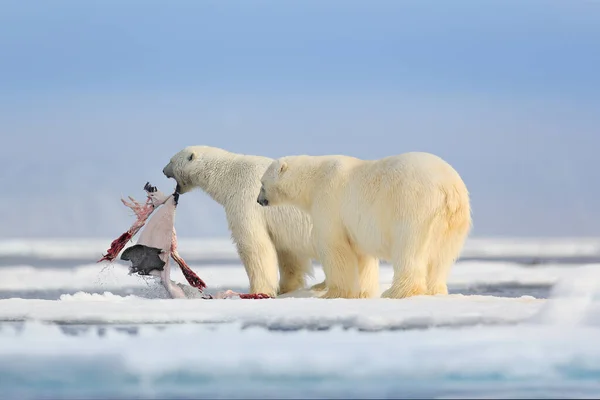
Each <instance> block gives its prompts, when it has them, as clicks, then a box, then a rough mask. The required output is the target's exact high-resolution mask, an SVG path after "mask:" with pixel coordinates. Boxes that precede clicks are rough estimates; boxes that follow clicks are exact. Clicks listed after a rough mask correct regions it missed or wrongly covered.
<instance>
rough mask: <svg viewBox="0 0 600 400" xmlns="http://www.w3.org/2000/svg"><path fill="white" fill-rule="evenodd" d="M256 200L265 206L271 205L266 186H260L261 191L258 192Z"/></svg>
mask: <svg viewBox="0 0 600 400" xmlns="http://www.w3.org/2000/svg"><path fill="white" fill-rule="evenodd" d="M256 202H257V203H258V204H260V205H261V206H263V207H266V206H268V205H269V200H267V195H266V194H265V187H264V186H261V187H260V192H259V193H258V198H257V199H256Z"/></svg>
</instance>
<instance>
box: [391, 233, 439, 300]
mask: <svg viewBox="0 0 600 400" xmlns="http://www.w3.org/2000/svg"><path fill="white" fill-rule="evenodd" d="M424 228H425V229H424ZM429 228H430V227H429V226H425V227H423V226H417V227H416V228H415V229H411V227H410V225H405V226H399V227H397V228H396V234H395V235H394V239H395V241H394V244H393V248H392V259H391V261H392V265H393V266H394V278H393V280H392V286H391V287H390V288H389V289H387V290H386V291H384V292H383V293H382V294H381V297H385V298H391V299H403V298H406V297H412V296H421V295H425V294H427V292H428V290H427V267H428V260H429V257H428V250H429V243H430V241H431V229H429Z"/></svg>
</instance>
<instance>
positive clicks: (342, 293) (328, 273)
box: [319, 242, 360, 299]
mask: <svg viewBox="0 0 600 400" xmlns="http://www.w3.org/2000/svg"><path fill="white" fill-rule="evenodd" d="M323 244H326V243H323ZM319 253H320V255H321V257H320V258H321V260H322V265H323V271H324V272H325V283H326V285H327V291H326V292H325V293H324V294H323V295H322V296H321V298H323V299H338V298H343V299H356V298H359V295H360V285H359V278H358V263H357V261H358V258H357V255H356V253H355V252H354V249H352V247H350V245H349V244H348V243H347V242H345V243H344V242H342V243H340V242H337V243H335V242H334V245H332V246H331V245H330V246H328V247H327V248H323V249H322V250H321V251H320V252H319Z"/></svg>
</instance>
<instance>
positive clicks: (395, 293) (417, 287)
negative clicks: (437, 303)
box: [381, 284, 428, 299]
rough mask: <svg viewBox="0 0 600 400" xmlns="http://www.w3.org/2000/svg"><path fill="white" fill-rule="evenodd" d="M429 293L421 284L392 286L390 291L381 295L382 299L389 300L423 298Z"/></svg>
mask: <svg viewBox="0 0 600 400" xmlns="http://www.w3.org/2000/svg"><path fill="white" fill-rule="evenodd" d="M427 293H428V291H427V286H426V285H421V284H412V285H395V284H394V285H392V287H390V288H389V289H388V290H386V291H384V292H383V293H382V294H381V297H382V298H387V299H405V298H407V297H413V296H423V295H426V294H427Z"/></svg>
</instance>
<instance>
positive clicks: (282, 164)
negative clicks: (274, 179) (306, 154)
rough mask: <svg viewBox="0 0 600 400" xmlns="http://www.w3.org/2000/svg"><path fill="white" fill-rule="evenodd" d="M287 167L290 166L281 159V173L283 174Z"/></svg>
mask: <svg viewBox="0 0 600 400" xmlns="http://www.w3.org/2000/svg"><path fill="white" fill-rule="evenodd" d="M287 167H288V165H287V163H286V162H285V161H281V162H280V163H279V174H280V175H281V174H283V173H284V172H285V171H286V170H287Z"/></svg>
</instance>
